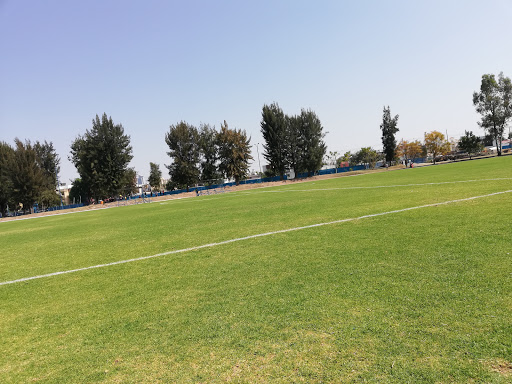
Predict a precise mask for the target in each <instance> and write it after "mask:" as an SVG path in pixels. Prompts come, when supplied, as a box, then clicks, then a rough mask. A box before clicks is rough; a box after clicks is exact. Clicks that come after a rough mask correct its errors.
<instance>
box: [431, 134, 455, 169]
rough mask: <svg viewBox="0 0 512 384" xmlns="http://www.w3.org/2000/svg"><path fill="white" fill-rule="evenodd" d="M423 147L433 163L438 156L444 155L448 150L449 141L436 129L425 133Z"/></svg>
mask: <svg viewBox="0 0 512 384" xmlns="http://www.w3.org/2000/svg"><path fill="white" fill-rule="evenodd" d="M425 147H426V148H427V151H428V152H429V153H430V154H431V155H432V158H433V160H434V164H435V163H436V158H437V157H438V156H441V155H445V154H446V153H448V152H449V151H450V143H449V142H448V141H446V138H445V137H444V135H443V134H442V133H441V132H438V131H432V132H429V133H425Z"/></svg>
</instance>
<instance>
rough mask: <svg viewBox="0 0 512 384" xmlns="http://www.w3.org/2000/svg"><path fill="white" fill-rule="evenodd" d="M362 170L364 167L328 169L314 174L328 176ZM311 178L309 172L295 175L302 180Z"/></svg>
mask: <svg viewBox="0 0 512 384" xmlns="http://www.w3.org/2000/svg"><path fill="white" fill-rule="evenodd" d="M363 169H366V167H365V166H364V165H355V166H353V167H340V168H330V169H321V170H320V171H318V172H316V173H315V175H330V174H332V173H343V172H350V171H361V170H363ZM309 176H313V174H312V173H310V172H302V173H298V174H297V176H296V177H297V178H299V179H302V178H305V177H309Z"/></svg>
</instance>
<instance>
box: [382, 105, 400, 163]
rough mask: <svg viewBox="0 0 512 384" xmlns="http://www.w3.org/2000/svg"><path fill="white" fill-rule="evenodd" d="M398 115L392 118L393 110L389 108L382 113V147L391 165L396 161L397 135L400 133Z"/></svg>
mask: <svg viewBox="0 0 512 384" xmlns="http://www.w3.org/2000/svg"><path fill="white" fill-rule="evenodd" d="M397 124H398V115H395V116H394V117H391V110H390V108H389V106H388V107H387V108H386V107H384V110H383V113H382V124H381V125H380V129H381V131H382V146H383V152H384V156H385V159H386V162H387V163H388V164H389V165H391V162H392V161H393V160H394V159H395V150H396V138H395V134H396V133H397V132H398V127H397Z"/></svg>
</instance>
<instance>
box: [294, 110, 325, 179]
mask: <svg viewBox="0 0 512 384" xmlns="http://www.w3.org/2000/svg"><path fill="white" fill-rule="evenodd" d="M300 123H301V124H300V130H301V132H300V134H301V137H302V151H301V160H300V168H302V169H304V170H306V171H307V172H308V173H309V174H314V173H315V172H316V171H318V170H319V169H320V168H322V159H323V158H324V155H325V151H326V145H325V143H324V141H323V138H324V136H325V134H324V133H323V127H322V123H321V122H320V119H319V118H318V116H317V115H316V113H315V112H313V111H311V110H305V109H302V110H301V114H300Z"/></svg>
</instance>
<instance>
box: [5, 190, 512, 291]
mask: <svg viewBox="0 0 512 384" xmlns="http://www.w3.org/2000/svg"><path fill="white" fill-rule="evenodd" d="M511 192H512V189H511V190H508V191H501V192H494V193H489V194H487V195H480V196H472V197H466V198H463V199H456V200H449V201H442V202H439V203H432V204H425V205H418V206H416V207H409V208H402V209H396V210H393V211H387V212H380V213H373V214H370V215H364V216H359V217H352V218H348V219H341V220H334V221H329V222H325V223H318V224H311V225H305V226H303V227H295V228H288V229H281V230H278V231H272V232H265V233H259V234H256V235H250V236H245V237H239V238H236V239H230V240H225V241H219V242H217V243H209V244H203V245H198V246H196V247H190V248H184V249H177V250H174V251H168V252H162V253H157V254H156V255H151V256H143V257H137V258H134V259H128V260H120V261H114V262H112V263H106V264H97V265H92V266H90V267H84V268H77V269H69V270H67V271H59V272H53V273H47V274H44V275H37V276H31V277H24V278H21V279H16V280H10V281H3V282H0V285H7V284H15V283H21V282H24V281H29V280H35V279H42V278H44V277H51V276H58V275H64V274H67V273H73V272H80V271H87V270H89V269H96V268H103V267H110V266H112V265H118V264H126V263H131V262H133V261H141V260H147V259H153V258H156V257H161V256H167V255H174V254H177V253H183V252H189V251H195V250H198V249H203V248H210V247H216V246H219V245H224V244H230V243H235V242H238V241H244V240H250V239H256V238H258V237H265V236H271V235H277V234H280V233H288V232H293V231H300V230H302V229H308V228H316V227H322V226H324V225H332V224H340V223H347V222H350V221H355V220H361V219H368V218H371V217H378V216H384V215H390V214H393V213H400V212H407V211H412V210H415V209H421V208H428V207H436V206H439V205H446V204H453V203H460V202H464V201H471V200H476V199H481V198H484V197H490V196H497V195H503V194H506V193H511Z"/></svg>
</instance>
